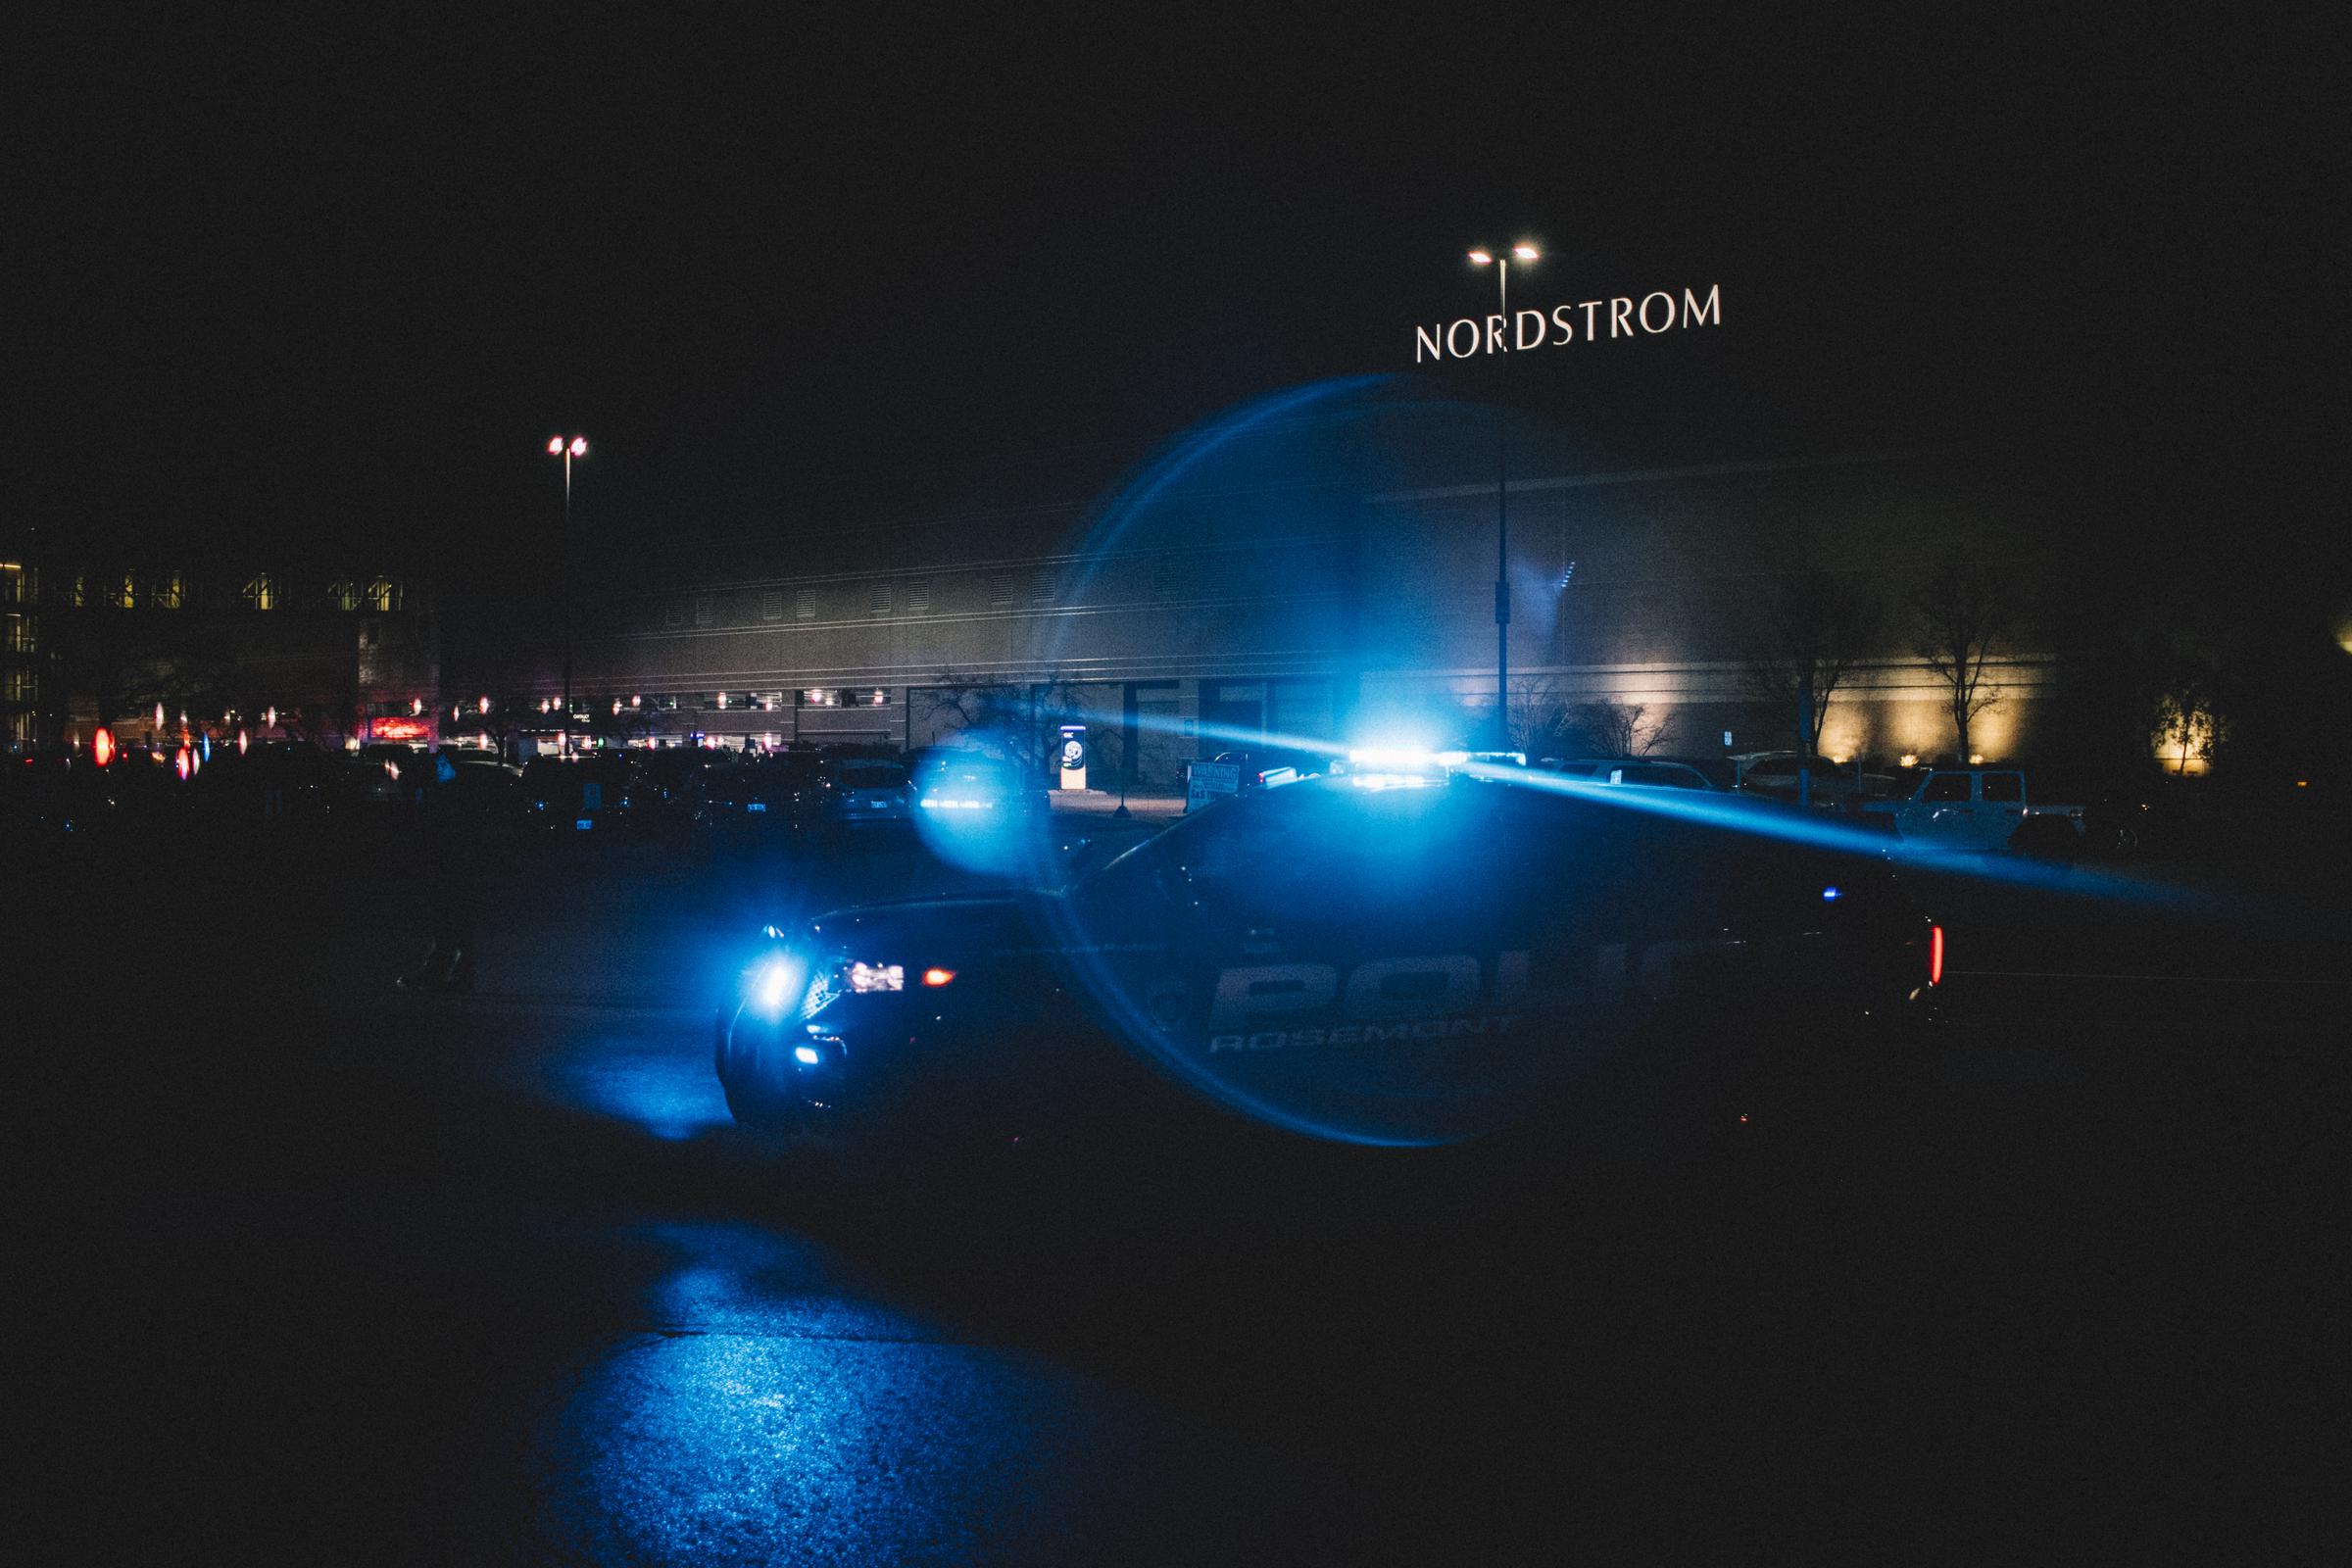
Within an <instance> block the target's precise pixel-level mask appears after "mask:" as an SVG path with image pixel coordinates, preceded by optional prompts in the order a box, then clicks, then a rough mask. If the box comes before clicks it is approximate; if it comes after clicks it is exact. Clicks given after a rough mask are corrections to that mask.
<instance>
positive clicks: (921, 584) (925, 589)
mask: <svg viewBox="0 0 2352 1568" xmlns="http://www.w3.org/2000/svg"><path fill="white" fill-rule="evenodd" d="M907 613H908V614H909V615H928V614H929V613H931V579H930V578H928V577H917V578H915V579H914V580H913V581H912V582H910V583H908V584H907Z"/></svg>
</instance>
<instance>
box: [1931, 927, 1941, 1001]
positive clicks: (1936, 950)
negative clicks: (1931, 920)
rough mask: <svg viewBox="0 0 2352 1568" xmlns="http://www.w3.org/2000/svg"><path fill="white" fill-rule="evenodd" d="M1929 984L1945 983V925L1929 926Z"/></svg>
mask: <svg viewBox="0 0 2352 1568" xmlns="http://www.w3.org/2000/svg"><path fill="white" fill-rule="evenodd" d="M1928 984H1930V985H1932V986H1939V985H1941V984H1943V927H1941V926H1939V925H1932V926H1930V927H1928Z"/></svg>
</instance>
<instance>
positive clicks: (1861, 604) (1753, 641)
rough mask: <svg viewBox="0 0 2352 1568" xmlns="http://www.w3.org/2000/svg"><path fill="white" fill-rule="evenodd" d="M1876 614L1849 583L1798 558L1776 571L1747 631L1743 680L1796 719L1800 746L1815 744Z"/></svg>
mask: <svg viewBox="0 0 2352 1568" xmlns="http://www.w3.org/2000/svg"><path fill="white" fill-rule="evenodd" d="M1873 618H1874V617H1873V615H1872V613H1871V607H1870V606H1869V605H1868V604H1867V603H1866V602H1865V601H1864V600H1863V599H1862V597H1861V596H1860V595H1859V594H1857V593H1855V592H1854V591H1853V589H1852V588H1851V587H1850V586H1848V585H1847V584H1846V583H1845V582H1844V581H1843V580H1841V579H1840V578H1838V576H1836V575H1835V574H1833V573H1831V572H1828V571H1825V570H1823V569H1821V568H1820V567H1818V566H1816V565H1813V564H1811V563H1809V562H1808V561H1806V560H1805V559H1804V558H1803V557H1801V556H1800V557H1798V558H1796V560H1795V561H1794V562H1793V563H1792V564H1790V565H1789V567H1788V568H1787V569H1784V570H1782V571H1780V572H1778V573H1776V574H1775V578H1774V584H1773V589H1772V592H1771V593H1770V595H1768V596H1767V598H1766V599H1765V602H1764V605H1763V609H1762V613H1761V615H1760V616H1759V619H1758V623H1757V625H1756V626H1755V627H1754V628H1753V631H1752V634H1751V638H1750V643H1749V648H1750V652H1749V654H1748V657H1747V660H1746V681H1747V687H1748V690H1749V692H1750V693H1751V694H1752V695H1753V696H1754V697H1755V699H1756V700H1757V701H1758V702H1760V703H1762V704H1763V705H1765V707H1766V708H1767V709H1768V710H1769V711H1771V712H1773V713H1774V714H1776V715H1793V716H1794V717H1795V720H1796V749H1797V750H1798V751H1800V752H1807V753H1810V752H1814V751H1818V750H1819V749H1820V739H1821V726H1822V722H1823V720H1824V719H1825V718H1827V717H1828V715H1829V711H1830V702H1831V700H1832V699H1833V698H1835V697H1836V696H1837V695H1838V688H1839V687H1841V686H1842V685H1844V684H1845V679H1846V676H1847V675H1848V674H1849V673H1851V671H1852V670H1853V668H1854V666H1855V665H1856V664H1857V663H1859V662H1861V661H1862V659H1863V658H1864V657H1865V656H1866V655H1868V653H1869V652H1870V651H1871V641H1870V639H1871V634H1872V632H1873V631H1874V629H1875V628H1874V626H1873V624H1872V621H1873ZM1780 721H1781V720H1780V719H1779V718H1776V720H1775V726H1776V727H1777V726H1778V723H1779V722H1780Z"/></svg>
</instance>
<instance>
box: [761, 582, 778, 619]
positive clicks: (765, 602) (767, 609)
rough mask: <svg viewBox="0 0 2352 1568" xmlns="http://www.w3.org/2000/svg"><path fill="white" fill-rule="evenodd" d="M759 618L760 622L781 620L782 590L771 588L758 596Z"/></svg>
mask: <svg viewBox="0 0 2352 1568" xmlns="http://www.w3.org/2000/svg"><path fill="white" fill-rule="evenodd" d="M783 618H784V593H783V590H782V589H778V588H771V589H769V590H767V591H766V592H765V593H762V594H761V595H760V619H761V620H782V619H783Z"/></svg>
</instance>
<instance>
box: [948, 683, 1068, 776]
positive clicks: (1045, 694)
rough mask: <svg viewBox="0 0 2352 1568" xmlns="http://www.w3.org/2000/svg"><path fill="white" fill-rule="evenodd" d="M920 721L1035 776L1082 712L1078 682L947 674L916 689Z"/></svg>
mask: <svg viewBox="0 0 2352 1568" xmlns="http://www.w3.org/2000/svg"><path fill="white" fill-rule="evenodd" d="M913 700H914V701H915V703H916V705H917V707H916V710H915V711H916V716H917V717H918V718H919V719H921V720H922V721H923V723H924V725H925V727H927V728H934V729H938V730H941V731H944V732H947V733H949V734H961V735H969V736H971V737H972V738H973V739H974V740H976V741H979V742H980V743H981V744H983V745H984V746H986V747H987V748H988V749H990V750H993V751H997V752H1001V753H1002V754H1004V756H1005V758H1007V759H1008V760H1012V761H1015V762H1018V763H1019V764H1021V766H1022V767H1024V768H1027V769H1029V770H1030V771H1033V772H1043V771H1044V770H1045V768H1046V765H1047V763H1048V762H1049V761H1050V760H1052V758H1053V755H1054V743H1055V742H1056V741H1057V740H1058V739H1059V735H1058V733H1057V731H1056V729H1055V726H1056V725H1057V724H1058V723H1060V722H1061V720H1062V719H1063V718H1064V717H1065V716H1067V715H1070V714H1077V715H1078V717H1080V718H1085V717H1088V716H1089V715H1088V714H1087V713H1086V712H1084V711H1082V710H1081V709H1080V708H1079V706H1078V691H1077V686H1076V683H1075V682H1072V681H1070V680H1068V679H1067V678H1065V677H1063V676H1062V675H1060V674H1058V673H1054V672H1049V673H1048V674H1047V675H1046V676H1045V677H1044V678H1043V679H1040V680H1035V681H1022V682H1018V683H1014V682H1007V681H1001V680H991V679H988V678H986V677H984V676H976V675H965V674H962V673H960V672H958V671H956V670H952V669H951V670H942V671H941V672H940V673H939V675H938V676H937V677H935V678H934V679H933V680H932V681H931V683H930V684H929V685H926V686H920V687H917V688H915V689H914V693H913Z"/></svg>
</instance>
